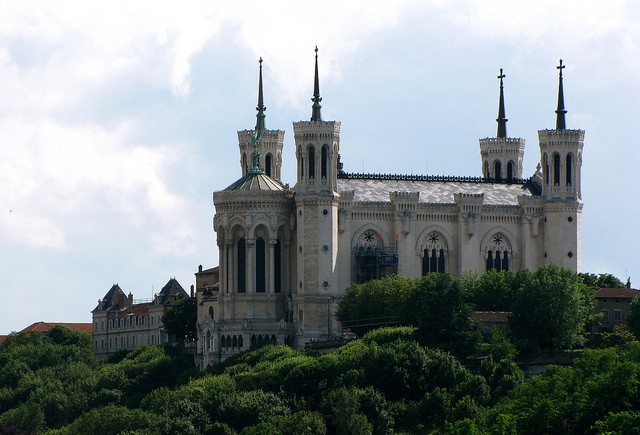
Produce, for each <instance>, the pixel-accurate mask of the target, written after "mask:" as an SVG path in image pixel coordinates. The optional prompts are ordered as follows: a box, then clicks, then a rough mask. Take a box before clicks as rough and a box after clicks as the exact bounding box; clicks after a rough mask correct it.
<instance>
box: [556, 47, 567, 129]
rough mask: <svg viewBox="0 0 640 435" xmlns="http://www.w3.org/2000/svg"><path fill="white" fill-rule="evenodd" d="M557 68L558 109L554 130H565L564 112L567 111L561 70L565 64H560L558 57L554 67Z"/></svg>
mask: <svg viewBox="0 0 640 435" xmlns="http://www.w3.org/2000/svg"><path fill="white" fill-rule="evenodd" d="M556 68H557V69H558V71H559V72H560V73H559V77H558V109H557V110H556V130H566V129H567V123H566V121H565V116H564V115H565V114H566V113H567V111H566V110H565V108H564V90H563V87H562V70H563V69H564V68H565V66H564V65H563V64H562V59H560V65H558V66H557V67H556Z"/></svg>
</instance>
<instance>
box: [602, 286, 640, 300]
mask: <svg viewBox="0 0 640 435" xmlns="http://www.w3.org/2000/svg"><path fill="white" fill-rule="evenodd" d="M638 294H640V292H638V290H636V289H633V288H627V287H622V288H600V289H598V291H596V295H595V297H596V298H610V299H633V298H635V297H636V296H637V295H638Z"/></svg>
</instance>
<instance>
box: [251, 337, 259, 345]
mask: <svg viewBox="0 0 640 435" xmlns="http://www.w3.org/2000/svg"><path fill="white" fill-rule="evenodd" d="M257 344H258V341H257V340H256V336H255V334H254V335H252V336H251V347H256V345H257Z"/></svg>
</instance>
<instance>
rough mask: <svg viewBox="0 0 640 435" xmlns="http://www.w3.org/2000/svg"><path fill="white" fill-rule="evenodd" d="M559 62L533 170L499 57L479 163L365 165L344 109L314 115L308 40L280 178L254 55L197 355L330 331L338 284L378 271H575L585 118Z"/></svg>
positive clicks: (220, 198)
mask: <svg viewBox="0 0 640 435" xmlns="http://www.w3.org/2000/svg"><path fill="white" fill-rule="evenodd" d="M563 68H564V66H563V65H562V61H560V65H559V66H558V70H559V88H558V106H557V110H556V114H557V122H556V126H555V128H553V129H546V130H540V131H539V132H538V143H539V150H540V161H539V164H538V166H537V170H536V172H535V173H534V174H533V175H532V176H530V177H526V178H524V177H523V174H522V160H523V154H524V147H525V140H524V139H523V138H517V137H508V136H507V131H506V123H507V119H506V117H505V109H504V95H503V77H504V75H503V74H502V70H500V76H499V77H498V78H499V79H500V81H499V82H500V95H499V109H498V119H497V123H498V128H497V134H496V137H491V138H484V139H480V143H479V145H480V157H481V160H480V161H479V162H478V163H479V166H480V168H481V171H482V176H480V177H478V176H431V175H390V174H361V173H351V172H346V171H345V170H343V166H342V163H341V162H340V147H341V145H342V144H341V143H340V122H339V121H326V120H324V119H323V118H322V114H321V105H320V102H321V101H322V98H321V97H320V86H319V78H318V55H317V49H316V56H315V77H314V91H313V98H312V101H313V105H312V112H311V118H310V120H308V121H298V122H294V123H293V130H294V146H295V148H294V149H295V155H296V159H297V179H296V180H295V185H294V186H293V187H289V185H288V184H285V183H283V181H282V180H281V165H282V152H283V145H284V131H282V130H269V129H267V128H266V127H265V113H264V112H265V106H264V101H263V91H262V59H261V60H260V73H259V85H258V106H257V111H258V114H257V122H256V125H255V127H254V128H253V129H251V130H243V131H239V132H238V142H239V151H240V154H239V162H240V170H241V177H240V178H239V179H238V180H237V181H236V182H234V183H233V184H231V185H230V186H228V187H227V188H226V189H223V190H220V191H216V192H215V193H214V194H213V202H214V205H215V216H214V219H213V227H214V228H213V229H214V231H215V232H216V234H217V244H218V248H219V267H218V268H215V269H209V270H208V271H202V270H200V271H199V273H198V274H196V289H197V292H196V294H197V297H198V302H199V303H198V310H199V312H198V330H199V332H198V333H199V340H198V355H199V358H198V359H199V364H200V365H201V366H202V367H206V366H207V365H208V364H213V363H215V362H218V361H221V360H224V359H225V358H227V357H228V356H230V355H233V354H235V353H238V352H240V351H243V350H246V349H248V348H249V347H250V346H251V345H254V344H259V343H261V342H264V341H276V342H278V343H284V344H289V345H292V346H294V347H303V346H304V345H305V343H308V342H309V341H323V340H332V339H335V338H339V337H341V336H342V330H341V326H340V324H339V322H337V320H336V319H335V318H334V313H335V310H336V306H337V304H338V302H339V300H340V297H341V295H342V294H343V293H344V290H345V289H346V288H347V287H349V286H350V285H351V284H352V283H361V282H364V281H367V280H370V279H374V278H379V277H382V276H384V275H387V274H398V275H404V276H415V277H418V276H421V275H425V274H427V273H443V272H445V273H451V274H453V275H461V274H462V273H464V272H466V271H473V272H479V273H482V272H484V271H485V270H488V269H493V268H495V269H497V270H514V271H516V270H520V269H529V270H536V269H538V268H539V267H541V266H543V265H546V264H550V263H555V264H557V265H560V266H563V267H567V268H570V269H572V270H575V271H579V270H580V268H581V214H582V205H583V204H582V197H581V190H580V185H581V166H582V149H583V140H584V131H583V130H570V129H567V128H566V124H565V114H566V110H565V108H564V96H563V81H562V69H563ZM346 146H348V144H346ZM292 152H294V151H292ZM213 275H215V279H213V280H212V279H211V278H212V276H213ZM199 276H201V277H203V278H202V279H204V280H205V281H206V283H203V282H204V281H203V282H199ZM215 281H217V282H215ZM214 282H215V284H214Z"/></svg>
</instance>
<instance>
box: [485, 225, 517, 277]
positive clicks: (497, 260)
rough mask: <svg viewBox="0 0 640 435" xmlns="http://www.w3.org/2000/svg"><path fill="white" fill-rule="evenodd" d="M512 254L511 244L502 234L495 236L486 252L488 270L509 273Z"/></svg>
mask: <svg viewBox="0 0 640 435" xmlns="http://www.w3.org/2000/svg"><path fill="white" fill-rule="evenodd" d="M510 252H511V250H510V249H509V243H508V241H507V240H506V239H505V238H504V236H503V235H502V234H496V235H495V236H493V237H492V239H491V241H490V242H489V246H488V248H487V250H486V257H487V259H486V263H487V270H491V269H495V270H497V271H498V272H500V271H502V270H505V271H508V270H509V268H510V264H509V262H510V260H511V258H510V257H511V253H510Z"/></svg>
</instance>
